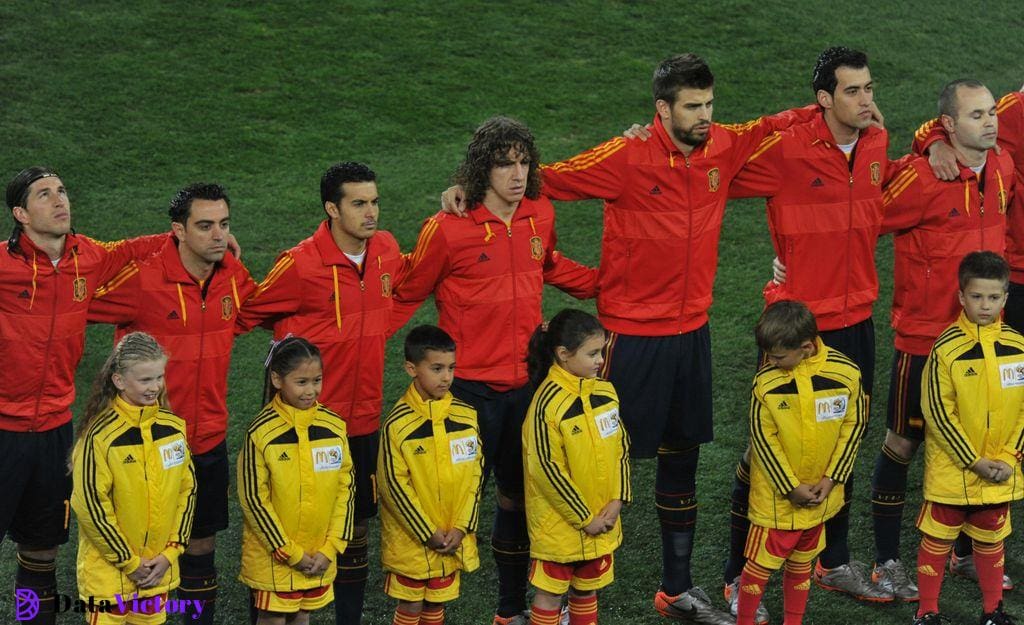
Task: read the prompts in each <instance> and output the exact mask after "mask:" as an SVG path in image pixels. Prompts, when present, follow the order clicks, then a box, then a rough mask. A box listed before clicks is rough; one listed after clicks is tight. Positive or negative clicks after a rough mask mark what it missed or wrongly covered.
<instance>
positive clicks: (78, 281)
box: [71, 278, 86, 302]
mask: <svg viewBox="0 0 1024 625" xmlns="http://www.w3.org/2000/svg"><path fill="white" fill-rule="evenodd" d="M85 293H86V288H85V278H75V281H74V283H72V292H71V297H72V298H73V299H74V300H75V301H76V302H84V301H85Z"/></svg>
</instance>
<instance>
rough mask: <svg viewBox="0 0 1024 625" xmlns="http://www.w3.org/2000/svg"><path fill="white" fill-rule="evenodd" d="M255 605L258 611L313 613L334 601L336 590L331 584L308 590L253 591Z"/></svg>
mask: <svg viewBox="0 0 1024 625" xmlns="http://www.w3.org/2000/svg"><path fill="white" fill-rule="evenodd" d="M252 600H253V604H254V605H255V606H256V609H257V610H263V611H264V612H280V613H282V614H295V613H296V612H298V611H299V610H305V611H306V612H312V611H313V610H319V609H320V608H322V607H324V606H326V605H327V604H329V603H330V602H331V601H334V588H332V587H331V585H330V584H328V585H327V586H319V587H317V588H308V589H306V590H295V591H292V592H275V591H273V590H256V589H255V588H254V589H253V591H252Z"/></svg>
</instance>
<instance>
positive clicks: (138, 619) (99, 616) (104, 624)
mask: <svg viewBox="0 0 1024 625" xmlns="http://www.w3.org/2000/svg"><path fill="white" fill-rule="evenodd" d="M158 597H159V599H160V605H161V606H163V605H164V604H166V603H167V593H164V594H162V595H158ZM146 599H148V600H152V599H153V597H146ZM151 605H152V604H151ZM111 607H112V610H110V611H107V612H86V613H85V622H86V623H88V624H89V625H160V624H161V623H166V622H167V612H166V611H165V610H164V609H156V610H154V611H152V612H132V611H131V603H129V604H128V605H127V606H126V607H128V608H129V609H128V610H126V611H125V612H123V613H122V612H120V611H118V606H117V604H116V603H115V604H113V605H112V606H111Z"/></svg>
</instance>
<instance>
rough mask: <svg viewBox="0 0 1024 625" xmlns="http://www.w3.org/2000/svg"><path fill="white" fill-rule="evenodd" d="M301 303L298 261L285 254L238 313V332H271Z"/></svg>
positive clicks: (278, 259) (279, 257)
mask: <svg viewBox="0 0 1024 625" xmlns="http://www.w3.org/2000/svg"><path fill="white" fill-rule="evenodd" d="M301 302H302V280H301V279H300V277H299V275H298V269H296V267H295V258H294V257H293V256H292V255H291V253H290V252H284V253H283V254H281V255H280V256H278V257H277V262H276V263H274V267H273V268H272V269H271V270H270V272H269V273H267V276H266V277H265V278H263V282H261V283H260V284H259V286H257V287H256V290H255V292H254V293H253V294H252V297H250V298H249V299H247V300H245V302H244V303H243V305H242V307H241V309H240V310H239V311H238V316H237V317H236V318H235V324H236V326H237V330H238V331H239V332H240V333H241V332H248V331H249V330H251V329H253V328H255V327H256V326H263V327H264V328H267V329H271V328H273V326H274V323H276V322H277V321H278V320H280V319H281V318H282V317H287V316H288V315H291V314H294V313H296V312H297V311H298V310H299V305H300V304H301Z"/></svg>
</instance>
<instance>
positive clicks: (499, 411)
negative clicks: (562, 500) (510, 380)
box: [452, 378, 534, 497]
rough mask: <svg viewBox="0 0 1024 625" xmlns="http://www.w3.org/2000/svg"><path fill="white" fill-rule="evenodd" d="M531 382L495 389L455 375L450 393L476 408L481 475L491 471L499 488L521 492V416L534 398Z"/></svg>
mask: <svg viewBox="0 0 1024 625" xmlns="http://www.w3.org/2000/svg"><path fill="white" fill-rule="evenodd" d="M533 390H534V389H533V385H532V384H526V385H525V386H521V387H519V388H516V389H512V390H511V391H496V390H494V389H493V388H491V387H490V386H487V385H486V384H484V383H483V382H474V381H472V380H462V379H459V378H455V381H454V382H453V383H452V395H455V396H456V397H458V398H459V399H460V400H461V401H464V402H466V403H467V404H469V405H470V406H472V407H473V408H475V409H476V417H477V423H478V424H479V426H480V438H482V439H483V441H482V443H483V446H484V475H487V474H488V473H490V472H491V471H493V472H494V479H495V481H496V482H497V483H498V490H500V491H501V492H502V494H504V495H506V496H509V497H518V496H521V495H522V494H523V420H524V419H526V411H527V410H528V409H529V407H530V402H531V401H532V400H533Z"/></svg>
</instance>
